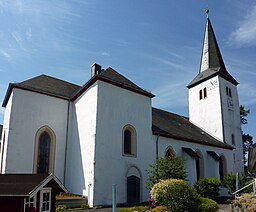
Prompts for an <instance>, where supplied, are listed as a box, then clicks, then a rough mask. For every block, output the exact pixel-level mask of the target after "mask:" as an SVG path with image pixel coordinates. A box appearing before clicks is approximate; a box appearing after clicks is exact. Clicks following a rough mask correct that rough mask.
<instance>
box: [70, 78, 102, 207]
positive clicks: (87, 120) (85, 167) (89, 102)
mask: <svg viewBox="0 0 256 212" xmlns="http://www.w3.org/2000/svg"><path fill="white" fill-rule="evenodd" d="M97 96H98V85H97V82H96V83H94V84H93V85H92V86H91V87H90V88H88V89H87V90H86V91H85V92H84V93H83V94H82V95H81V96H80V97H79V98H78V99H76V100H75V101H74V103H72V104H71V112H70V123H69V141H68V157H67V170H66V173H67V175H66V182H65V185H66V186H67V188H68V189H69V190H70V192H71V193H75V194H83V195H84V196H87V197H88V201H89V204H90V205H91V206H92V205H93V204H94V199H93V195H94V189H93V188H94V164H95V156H94V154H95V134H96V114H97V102H98V100H97V98H98V97H97Z"/></svg>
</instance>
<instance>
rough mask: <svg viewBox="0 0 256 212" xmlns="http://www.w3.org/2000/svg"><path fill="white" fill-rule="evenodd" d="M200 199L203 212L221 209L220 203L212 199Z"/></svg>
mask: <svg viewBox="0 0 256 212" xmlns="http://www.w3.org/2000/svg"><path fill="white" fill-rule="evenodd" d="M200 201H201V204H200V205H199V211H201V212H217V211H218V210H219V205H218V203H217V202H215V201H214V200H212V199H208V198H204V197H201V198H200Z"/></svg>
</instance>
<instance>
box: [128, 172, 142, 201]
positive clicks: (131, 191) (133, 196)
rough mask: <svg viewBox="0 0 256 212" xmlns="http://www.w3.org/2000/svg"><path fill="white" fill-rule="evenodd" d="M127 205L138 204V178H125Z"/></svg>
mask: <svg viewBox="0 0 256 212" xmlns="http://www.w3.org/2000/svg"><path fill="white" fill-rule="evenodd" d="M127 203H128V204H129V205H136V204H138V203H140V178H138V177H136V176H129V177H127Z"/></svg>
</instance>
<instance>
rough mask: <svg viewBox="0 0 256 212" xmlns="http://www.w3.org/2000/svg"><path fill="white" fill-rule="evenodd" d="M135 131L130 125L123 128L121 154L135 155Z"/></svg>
mask: <svg viewBox="0 0 256 212" xmlns="http://www.w3.org/2000/svg"><path fill="white" fill-rule="evenodd" d="M136 148H137V141H136V131H135V129H134V128H133V127H132V126H131V125H127V126H125V127H124V129H123V155H125V156H136V151H137V150H136Z"/></svg>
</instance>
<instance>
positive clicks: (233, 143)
mask: <svg viewBox="0 0 256 212" xmlns="http://www.w3.org/2000/svg"><path fill="white" fill-rule="evenodd" d="M231 142H232V145H236V140H235V135H234V134H232V135H231Z"/></svg>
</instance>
